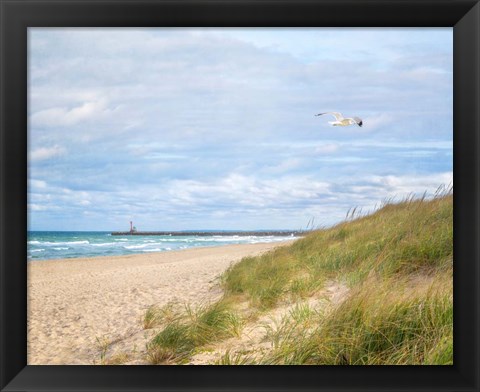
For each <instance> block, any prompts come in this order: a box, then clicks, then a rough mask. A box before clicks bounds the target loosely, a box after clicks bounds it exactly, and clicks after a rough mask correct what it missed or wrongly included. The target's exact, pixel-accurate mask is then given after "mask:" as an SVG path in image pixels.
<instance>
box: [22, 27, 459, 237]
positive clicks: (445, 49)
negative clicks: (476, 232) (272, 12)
mask: <svg viewBox="0 0 480 392" xmlns="http://www.w3.org/2000/svg"><path fill="white" fill-rule="evenodd" d="M452 39H453V36H452V29H451V28H442V29H437V28H436V29H432V28H421V29H344V28H337V29H326V28H302V29H300V28H284V29H277V28H263V29H258V28H255V29H253V28H216V29H213V28H211V29H200V28H195V29H185V28H164V29H86V28H83V29H80V28H77V29H73V28H68V29H66V28H30V29H29V69H28V70H29V107H28V120H29V133H28V140H29V146H28V150H29V154H28V217H29V229H31V230H121V229H128V228H129V223H128V222H129V221H130V220H133V221H134V223H135V225H136V226H137V228H138V229H139V230H183V229H245V230H248V229H262V228H264V229H299V228H304V227H305V226H306V224H307V222H308V221H309V220H310V219H311V218H312V217H314V218H315V222H316V224H318V225H322V226H329V225H331V224H334V223H336V222H338V221H340V220H342V219H343V218H344V217H345V214H346V212H347V211H348V209H349V208H350V207H355V206H358V207H359V208H363V210H364V211H366V210H369V209H372V208H373V207H374V206H375V205H376V204H377V205H378V203H380V202H381V201H382V200H383V199H385V198H388V197H397V198H401V197H402V196H405V195H407V194H409V193H410V192H414V193H416V194H419V195H421V194H422V193H423V192H424V191H427V192H434V191H435V189H436V188H437V187H438V186H439V185H442V184H446V185H447V184H449V183H450V182H451V181H452V180H453V174H452V166H453V164H452V145H453V142H452V139H453V109H452V104H453V88H452V66H453V60H452V51H453V43H452ZM324 111H340V112H342V113H343V114H345V115H346V116H359V117H361V118H362V119H363V121H364V126H363V127H362V128H359V127H357V126H351V127H344V128H339V127H332V126H330V125H329V124H328V121H330V120H332V119H333V118H332V119H330V118H327V117H326V116H322V117H315V116H314V115H315V114H316V113H319V112H324Z"/></svg>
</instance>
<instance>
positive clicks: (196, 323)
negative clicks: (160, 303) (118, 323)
mask: <svg viewBox="0 0 480 392" xmlns="http://www.w3.org/2000/svg"><path fill="white" fill-rule="evenodd" d="M169 310H171V308H169ZM169 315H170V317H168V318H164V321H163V322H164V327H163V328H162V330H161V331H160V332H159V333H157V334H156V335H155V337H154V338H153V339H152V340H150V342H149V343H148V344H147V359H148V361H149V362H150V363H152V364H163V363H181V362H182V361H184V360H185V359H187V358H188V357H189V356H190V355H192V354H193V353H194V351H195V350H196V349H198V348H200V347H203V346H205V345H207V344H209V343H211V342H213V341H219V340H222V339H225V338H227V337H232V336H237V335H239V333H240V331H241V328H242V321H241V320H240V318H239V317H238V315H237V314H236V313H235V312H234V311H233V310H232V308H231V306H230V304H229V303H228V302H225V301H218V302H215V303H213V304H204V305H199V306H197V307H192V306H189V305H187V306H185V307H184V309H183V310H178V311H177V313H169Z"/></svg>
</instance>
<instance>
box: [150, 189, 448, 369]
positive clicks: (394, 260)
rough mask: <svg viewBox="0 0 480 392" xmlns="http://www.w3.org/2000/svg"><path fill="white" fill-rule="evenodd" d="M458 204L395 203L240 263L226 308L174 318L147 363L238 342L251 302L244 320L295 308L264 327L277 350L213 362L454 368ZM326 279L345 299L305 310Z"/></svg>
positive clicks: (228, 284) (228, 355) (227, 284)
mask: <svg viewBox="0 0 480 392" xmlns="http://www.w3.org/2000/svg"><path fill="white" fill-rule="evenodd" d="M452 201H453V196H452V195H451V193H450V192H446V193H445V194H443V195H437V197H435V198H434V199H433V200H428V201H427V200H425V199H424V198H422V199H419V200H415V199H413V198H408V199H406V200H404V201H402V202H400V203H389V204H386V205H384V206H383V208H381V209H379V210H378V211H376V212H375V213H374V214H372V215H368V216H363V217H360V218H357V219H355V220H349V221H346V222H343V223H341V224H339V225H337V226H335V227H333V228H331V229H325V230H317V231H314V232H311V233H310V234H309V235H307V236H306V237H304V238H302V239H300V240H298V241H296V242H295V243H293V244H292V245H290V246H286V247H281V248H278V249H276V250H274V251H272V252H269V253H266V254H264V255H262V256H259V257H249V258H245V259H243V260H242V261H241V262H239V263H237V264H235V265H233V266H232V267H231V268H230V269H229V270H228V271H227V272H226V273H225V274H224V275H223V277H222V283H223V286H224V290H225V295H224V298H223V299H222V300H221V301H219V302H218V303H216V304H213V305H210V306H209V307H203V308H199V309H196V310H191V309H187V311H186V312H184V313H183V314H182V315H181V316H178V317H170V318H169V319H168V322H166V323H165V325H164V327H163V329H162V330H161V331H160V332H159V333H158V334H157V335H156V336H155V337H154V338H153V339H152V341H151V342H150V343H149V347H148V355H149V359H150V362H151V363H171V362H176V363H181V362H182V361H185V360H187V359H188V358H189V356H191V355H192V354H193V353H194V352H195V350H196V349H197V348H199V347H202V346H205V345H207V344H212V343H214V342H217V341H219V340H221V339H224V338H226V337H231V336H234V335H238V334H239V333H240V332H241V326H242V321H240V316H239V314H241V313H242V312H240V311H239V310H238V309H237V310H235V308H236V305H238V304H245V303H246V304H247V308H248V309H247V310H248V312H247V311H245V309H243V314H244V315H245V314H248V317H246V316H244V318H243V322H246V321H249V322H251V321H252V320H255V314H256V315H257V316H258V315H259V314H262V313H265V312H269V311H273V310H275V309H276V308H277V307H278V306H281V305H282V304H285V303H292V302H294V303H295V302H297V303H299V305H297V306H296V307H294V308H293V309H292V310H290V312H288V313H287V314H285V315H284V316H283V317H282V319H281V320H280V321H279V322H276V323H274V325H270V326H269V327H268V328H266V335H265V340H266V341H267V342H270V343H271V349H270V350H267V351H266V352H262V353H261V355H252V353H248V352H246V353H244V354H242V353H238V352H230V351H227V352H225V353H224V354H223V355H222V356H221V358H220V359H219V360H217V362H216V363H218V364H251V363H257V364H320V365H334V364H339V365H340V364H341V365H345V364H355V365H357V364H365V365H366V364H452V363H453V280H452V276H453V202H452ZM327 282H336V283H337V284H341V285H343V286H346V287H347V288H348V289H347V291H348V293H347V294H345V295H344V296H343V297H344V298H340V299H339V300H338V301H337V303H332V304H331V306H330V307H328V306H327V307H324V308H323V310H318V309H313V308H311V307H309V306H308V305H306V304H305V303H304V302H305V299H307V298H317V297H318V298H321V297H322V295H325V286H326V284H327ZM302 301H303V303H302ZM237 308H238V306H237ZM252 312H253V313H252ZM252 314H254V316H252ZM156 317H157V316H155V315H149V316H148V319H149V320H150V321H147V320H145V325H149V324H152V321H151V320H157V318H156ZM158 319H161V317H159V318H158ZM253 354H255V353H253Z"/></svg>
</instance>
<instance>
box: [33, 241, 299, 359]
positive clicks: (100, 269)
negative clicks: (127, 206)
mask: <svg viewBox="0 0 480 392" xmlns="http://www.w3.org/2000/svg"><path fill="white" fill-rule="evenodd" d="M289 242H290V241H288V242H282V243H269V244H248V245H228V246H222V247H212V248H197V249H188V250H182V251H170V252H162V253H150V254H141V255H128V256H115V257H97V258H90V259H66V260H50V261H39V262H29V263H28V346H27V353H28V364H29V365H40V364H42V365H45V364H76V365H78V364H85V365H91V364H92V363H93V362H94V361H95V360H96V359H97V360H98V350H99V348H98V347H99V342H102V341H103V339H111V337H119V338H123V337H126V336H131V335H135V334H137V335H138V334H139V332H140V331H141V330H142V328H141V323H140V318H141V316H142V315H143V314H144V312H145V310H146V309H147V308H148V307H149V306H151V305H154V304H156V305H159V306H161V305H164V304H166V303H168V302H170V301H172V300H173V301H180V302H189V303H191V304H195V303H199V302H204V301H212V300H215V299H217V298H218V297H219V296H220V295H221V291H220V289H219V287H218V285H217V282H216V279H217V278H218V276H219V275H220V274H221V273H222V272H223V271H225V270H226V269H227V268H228V267H229V266H230V265H231V264H232V263H234V262H237V261H239V260H241V259H242V258H243V257H245V256H251V255H258V254H261V253H263V252H266V251H269V250H271V249H273V248H274V247H277V246H279V245H284V244H286V243H289Z"/></svg>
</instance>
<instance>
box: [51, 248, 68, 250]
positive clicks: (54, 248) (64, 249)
mask: <svg viewBox="0 0 480 392" xmlns="http://www.w3.org/2000/svg"><path fill="white" fill-rule="evenodd" d="M52 249H54V250H68V249H69V248H52Z"/></svg>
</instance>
